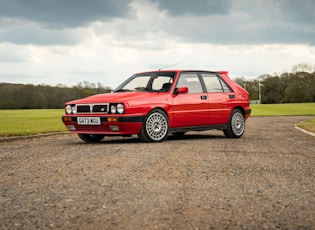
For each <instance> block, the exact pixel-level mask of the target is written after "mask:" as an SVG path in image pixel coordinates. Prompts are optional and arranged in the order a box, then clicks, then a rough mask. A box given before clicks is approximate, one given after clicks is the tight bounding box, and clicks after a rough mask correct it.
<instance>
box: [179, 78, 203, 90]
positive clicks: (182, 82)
mask: <svg viewBox="0 0 315 230" xmlns="http://www.w3.org/2000/svg"><path fill="white" fill-rule="evenodd" d="M177 87H188V93H202V92H203V90H202V86H201V83H200V80H199V78H198V75H197V74H196V73H182V74H181V75H180V76H179V80H178V83H177Z"/></svg>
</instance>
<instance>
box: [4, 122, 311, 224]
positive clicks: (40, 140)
mask: <svg viewBox="0 0 315 230" xmlns="http://www.w3.org/2000/svg"><path fill="white" fill-rule="evenodd" d="M310 118H312V117H301V116H298V117H251V118H249V120H248V122H247V127H246V131H245V134H244V136H243V137H242V138H240V139H227V138H224V136H223V133H222V132H219V131H209V132H200V133H198V132H190V133H187V134H186V135H185V136H184V137H182V138H178V137H174V136H170V137H169V138H168V139H167V140H166V141H165V142H163V143H149V144H146V143H140V142H139V141H138V140H137V139H136V138H135V137H134V138H117V137H110V138H105V139H104V141H103V142H102V143H99V144H86V143H84V142H82V141H81V140H80V139H79V138H78V137H77V136H76V135H69V134H63V135H54V136H46V137H37V138H31V139H21V140H14V141H2V142H1V143H0V145H1V148H0V175H1V181H0V189H1V190H0V192H1V196H0V229H56V228H57V229H58V228H60V229H315V137H313V136H310V135H308V134H305V133H303V132H301V131H299V130H297V129H295V128H294V124H295V123H298V122H300V121H302V120H306V119H310Z"/></svg>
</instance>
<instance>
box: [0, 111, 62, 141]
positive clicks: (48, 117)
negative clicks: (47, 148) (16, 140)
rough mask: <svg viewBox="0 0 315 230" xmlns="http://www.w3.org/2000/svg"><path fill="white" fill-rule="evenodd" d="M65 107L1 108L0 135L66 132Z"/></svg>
mask: <svg viewBox="0 0 315 230" xmlns="http://www.w3.org/2000/svg"><path fill="white" fill-rule="evenodd" d="M63 113H64V110H63V109H30V110H0V127H1V128H0V136H2V137H11V136H25V135H34V134H39V133H53V132H65V131H67V129H66V127H65V126H64V124H63V123H62V121H61V116H62V114H63Z"/></svg>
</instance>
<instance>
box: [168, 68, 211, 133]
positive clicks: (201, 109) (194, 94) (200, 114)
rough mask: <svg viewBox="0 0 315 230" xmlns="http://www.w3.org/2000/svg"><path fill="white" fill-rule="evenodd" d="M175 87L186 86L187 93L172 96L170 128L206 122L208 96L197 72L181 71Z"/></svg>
mask: <svg viewBox="0 0 315 230" xmlns="http://www.w3.org/2000/svg"><path fill="white" fill-rule="evenodd" d="M176 87H177V88H179V87H187V88H188V93H186V94H177V95H174V96H173V110H172V115H171V116H172V122H171V124H170V126H171V128H178V127H187V126H203V125H207V124H208V98H207V93H206V92H203V88H202V85H201V82H200V79H199V77H198V74H197V73H191V72H187V73H185V72H184V73H181V74H180V76H179V79H178V81H177V85H176Z"/></svg>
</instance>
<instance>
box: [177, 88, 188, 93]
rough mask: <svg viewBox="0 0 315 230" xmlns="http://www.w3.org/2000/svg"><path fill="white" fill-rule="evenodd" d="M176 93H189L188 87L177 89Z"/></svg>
mask: <svg viewBox="0 0 315 230" xmlns="http://www.w3.org/2000/svg"><path fill="white" fill-rule="evenodd" d="M176 93H177V94H182V93H188V87H179V88H176Z"/></svg>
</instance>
